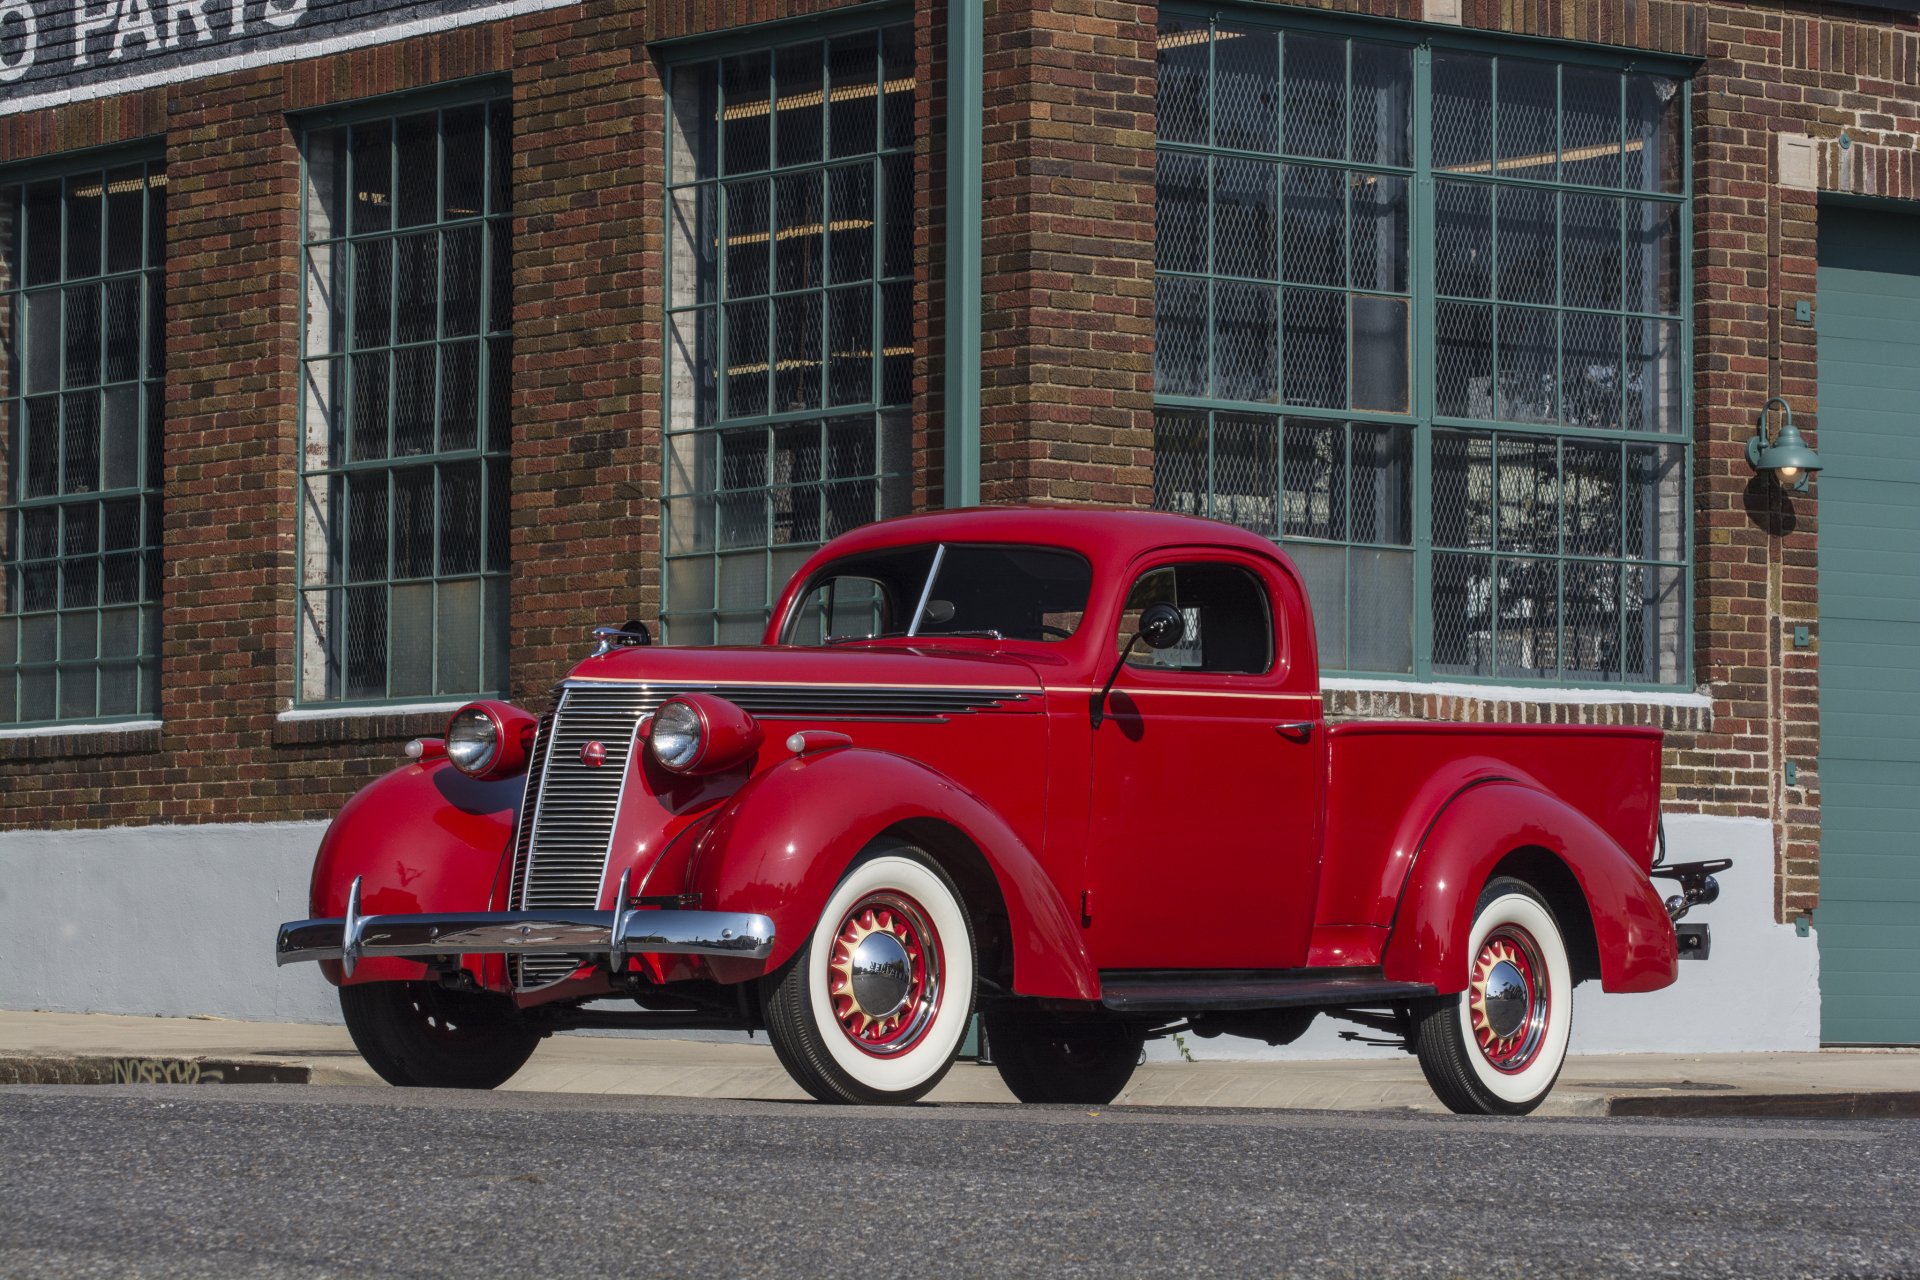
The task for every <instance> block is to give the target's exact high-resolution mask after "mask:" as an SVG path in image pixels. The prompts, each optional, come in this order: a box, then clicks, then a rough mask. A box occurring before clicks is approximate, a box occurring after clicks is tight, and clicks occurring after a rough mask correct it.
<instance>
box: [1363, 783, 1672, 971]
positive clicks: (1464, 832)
mask: <svg viewBox="0 0 1920 1280" xmlns="http://www.w3.org/2000/svg"><path fill="white" fill-rule="evenodd" d="M1527 848H1539V849H1544V850H1546V851H1547V852H1548V853H1550V854H1552V855H1553V856H1554V857H1555V858H1558V859H1559V860H1560V862H1561V863H1562V864H1563V865H1564V866H1565V867H1566V868H1567V869H1568V871H1570V872H1571V873H1572V874H1573V877H1574V879H1575V881H1576V882H1578V884H1579V886H1580V892H1581V893H1582V895H1583V896H1584V897H1585V898H1586V901H1587V910H1588V912H1589V914H1590V915H1591V916H1592V917H1593V931H1594V937H1595V940H1596V942H1597V943H1598V945H1599V953H1600V955H1599V959H1600V986H1601V988H1602V989H1603V990H1606V991H1656V990H1658V989H1659V988H1661V987H1664V986H1667V985H1668V984H1670V983H1671V982H1672V981H1673V980H1674V977H1675V966H1676V963H1677V961H1678V948H1677V944H1676V942H1675V939H1674V933H1673V925H1672V922H1671V921H1669V920H1668V918H1667V912H1666V908H1665V907H1664V906H1662V905H1661V901H1660V895H1659V894H1658V893H1656V892H1655V891H1654V888H1653V885H1652V884H1651V883H1650V882H1649V881H1648V879H1647V876H1646V873H1645V872H1644V871H1642V870H1641V869H1640V867H1639V866H1638V865H1637V864H1636V863H1635V862H1634V860H1633V859H1632V858H1631V857H1629V856H1628V854H1627V853H1626V851H1625V850H1623V849H1621V848H1620V846H1619V845H1618V844H1616V843H1615V842H1614V841H1613V839H1612V838H1611V837H1610V836H1608V835H1607V833H1606V832H1604V831H1602V830H1601V829H1600V828H1599V827H1598V826H1597V825H1595V824H1594V823H1593V822H1592V821H1591V820H1589V819H1588V818H1587V817H1585V816H1584V815H1583V814H1581V813H1579V812H1578V811H1577V810H1575V809H1573V808H1572V807H1571V806H1569V805H1567V804H1566V803H1565V802H1564V801H1562V800H1559V799H1557V798H1556V797H1554V796H1552V795H1549V794H1547V793H1546V792H1544V791H1539V790H1536V789H1534V788H1532V787H1528V786H1525V785H1523V784H1520V783H1516V782H1488V783H1483V784H1481V785H1479V786H1475V787H1471V788H1469V789H1467V790H1465V791H1463V792H1461V793H1460V794H1459V795H1457V796H1455V797H1454V799H1453V800H1452V801H1451V802H1450V803H1449V804H1448V805H1447V806H1446V808H1445V809H1444V810H1442V812H1441V814H1440V816H1439V817H1438V818H1437V819H1436V820H1435V821H1434V823H1433V826H1432V827H1431V828H1430V829H1429V830H1428V831H1427V834H1426V838H1425V840H1424V841H1423V842H1422V843H1421V845H1420V849H1419V852H1418V853H1417V854H1416V855H1415V857H1414V861H1413V867H1412V869H1411V870H1410V871H1409V873H1408V875H1407V879H1406V882H1405V885H1404V886H1403V888H1402V889H1401V892H1400V898H1399V904H1398V906H1397V907H1396V908H1395V911H1394V921H1393V929H1392V932H1391V934H1390V935H1389V937H1388V940H1387V948H1386V957H1385V966H1384V967H1385V976H1386V977H1387V978H1388V979H1391V980H1394V981H1404V982H1428V983H1432V984H1433V987H1434V989H1435V990H1436V991H1438V992H1439V993H1440V994H1442V995H1448V994H1451V993H1453V992H1456V991H1461V990H1464V989H1465V987H1466V984H1467V966H1468V957H1467V955H1466V947H1467V938H1468V935H1469V933H1470V931H1471V929H1472V925H1473V911H1474V906H1475V905H1476V903H1477V902H1478V900H1479V897H1480V891H1481V889H1483V888H1484V887H1485V886H1486V883H1487V880H1488V878H1489V877H1490V876H1491V875H1492V874H1493V871H1494V869H1495V868H1496V867H1497V866H1498V865H1499V863H1500V861H1501V860H1502V859H1503V858H1505V857H1506V856H1507V855H1508V854H1510V853H1513V852H1514V851H1516V850H1519V849H1527Z"/></svg>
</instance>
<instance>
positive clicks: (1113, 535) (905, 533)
mask: <svg viewBox="0 0 1920 1280" xmlns="http://www.w3.org/2000/svg"><path fill="white" fill-rule="evenodd" d="M922 542H1009V543H1025V544H1030V545H1039V546H1054V547H1064V548H1067V549H1068V550H1071V551H1078V552H1080V553H1081V554H1082V555H1084V556H1086V557H1087V559H1088V560H1090V561H1093V562H1094V563H1095V564H1101V563H1105V564H1115V563H1119V564H1125V563H1126V562H1127V561H1130V560H1132V559H1133V558H1134V557H1135V556H1138V555H1140V554H1142V553H1144V552H1148V551H1152V550H1155V549H1157V548H1160V547H1173V546H1209V547H1234V548H1238V549H1240V550H1243V551H1250V552H1254V553H1255V554H1258V555H1264V556H1266V557H1268V558H1270V559H1274V560H1279V561H1281V562H1282V563H1285V557H1284V556H1283V555H1281V553H1280V549H1279V548H1278V547H1277V546H1275V545H1274V543H1273V541H1272V540H1271V539H1268V538H1263V537H1261V536H1260V535H1259V534H1257V533H1250V532H1248V531H1247V530H1245V529H1242V528H1239V527H1238V526H1235V525H1230V524H1224V523H1222V522H1221V521H1218V520H1206V519H1202V518H1200V517H1199V516H1183V515H1174V514H1172V513H1170V512H1165V511H1141V510H1137V509H1132V510H1130V509H1124V508H1103V507H1065V506H1062V507H965V508H961V509H959V510H956V511H931V512H927V513H925V514H922V515H910V516H896V517H894V518H893V519H891V520H881V521H878V522H877V523H874V524H870V525H864V526H862V527H861V528H858V529H855V530H853V531H852V532H850V533H844V534H841V535H840V536H839V537H837V538H835V539H834V540H833V541H832V542H829V543H828V544H827V545H826V546H824V547H822V548H821V549H820V551H819V552H817V553H816V554H815V556H814V557H812V559H813V560H814V561H815V562H818V561H820V560H826V559H835V558H838V557H840V556H843V555H848V554H851V553H854V552H860V551H874V550H879V549H881V548H884V547H899V546H909V545H912V544H914V543H922Z"/></svg>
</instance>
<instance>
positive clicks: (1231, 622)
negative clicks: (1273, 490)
mask: <svg viewBox="0 0 1920 1280" xmlns="http://www.w3.org/2000/svg"><path fill="white" fill-rule="evenodd" d="M1276 593H1281V594H1283V595H1284V597H1285V598H1284V599H1283V600H1279V601H1276V599H1275V595H1276ZM1160 601H1165V602H1167V603H1170V604H1172V605H1174V607H1176V608H1177V609H1179V610H1180V612H1181V615H1182V617H1183V618H1184V619H1185V622H1186V635H1185V638H1184V639H1183V640H1182V642H1181V643H1180V644H1178V645H1176V646H1174V647H1173V648H1170V649H1165V650H1159V651H1152V650H1148V649H1147V648H1146V646H1145V644H1144V643H1143V644H1141V645H1140V646H1137V647H1136V648H1135V650H1134V652H1133V654H1132V656H1131V657H1130V658H1129V659H1128V662H1127V664H1126V665H1125V666H1124V667H1123V668H1122V669H1121V671H1120V674H1119V678H1118V679H1117V680H1116V681H1115V682H1114V686H1113V691H1112V693H1111V694H1109V695H1108V699H1107V704H1106V706H1107V718H1106V720H1105V722H1104V723H1103V724H1102V725H1101V726H1100V727H1099V728H1098V729H1097V730H1096V731H1095V732H1094V735H1093V757H1094V758H1093V797H1092V800H1093V804H1092V814H1091V818H1092V821H1091V825H1090V836H1091V839H1090V840H1089V842H1088V883H1089V888H1090V890H1091V895H1090V898H1089V900H1088V902H1087V904H1086V906H1087V908H1088V911H1087V915H1088V917H1089V919H1090V924H1089V926H1088V930H1089V932H1088V937H1089V941H1090V943H1091V949H1092V952H1093V956H1094V959H1095V962H1096V963H1097V964H1098V965H1099V966H1100V967H1101V968H1102V969H1282V968H1295V967H1298V966H1301V965H1303V964H1305V963H1306V955H1307V942H1308V934H1309V932H1310V931H1311V928H1312V922H1313V921H1312V915H1313V901H1314V890H1315V884H1316V881H1317V878H1318V871H1319V848H1320V839H1319V836H1320V789H1319V775H1320V773H1321V770H1320V768H1319V766H1318V762H1319V761H1320V759H1321V758H1322V756H1323V753H1324V744H1323V743H1322V741H1321V739H1322V737H1323V732H1322V726H1321V723H1320V721H1321V711H1320V696H1319V691H1318V690H1319V679H1318V672H1317V671H1316V670H1315V669H1314V653H1313V643H1312V638H1311V633H1310V632H1307V633H1305V634H1300V633H1298V632H1296V634H1293V635H1289V634H1288V632H1289V627H1288V623H1289V621H1290V620H1292V619H1301V620H1302V621H1301V622H1299V623H1296V624H1295V626H1296V628H1300V629H1304V627H1305V626H1306V625H1308V624H1306V623H1305V622H1304V618H1305V617H1306V614H1305V608H1304V600H1303V599H1302V598H1301V597H1300V595H1299V592H1298V588H1297V586H1295V584H1294V583H1292V582H1291V581H1290V580H1288V579H1286V578H1284V577H1283V576H1281V575H1280V574H1279V573H1278V572H1277V571H1276V570H1274V569H1273V568H1272V567H1271V566H1266V565H1262V564H1261V563H1260V562H1259V561H1258V560H1256V559H1255V558H1253V557H1251V556H1246V557H1239V556H1235V555H1233V554H1231V553H1226V552H1222V553H1217V554H1214V555H1206V556H1203V555H1199V554H1196V553H1193V552H1188V553H1186V554H1185V555H1184V556H1173V557H1172V558H1160V559H1157V560H1155V561H1149V562H1147V563H1145V564H1144V565H1142V566H1141V567H1140V568H1138V569H1137V570H1136V575H1135V577H1134V579H1133V583H1132V586H1131V588H1130V590H1129V591H1128V594H1127V597H1126V602H1125V607H1124V609H1123V611H1122V614H1121V617H1120V619H1119V624H1118V626H1117V627H1116V628H1115V636H1114V638H1113V642H1112V643H1113V647H1112V648H1111V650H1109V653H1110V655H1111V656H1110V657H1109V658H1108V659H1107V660H1106V663H1107V665H1108V666H1109V667H1110V664H1111V662H1112V661H1113V660H1114V659H1116V658H1118V657H1119V654H1120V652H1121V651H1122V650H1123V649H1124V648H1125V647H1126V644H1127V641H1128V640H1129V639H1130V638H1131V637H1132V636H1133V634H1134V632H1135V631H1136V630H1137V629H1138V627H1139V621H1140V612H1141V610H1143V609H1145V608H1146V607H1147V606H1149V605H1151V604H1154V603H1156V602H1160ZM1276 604H1279V605H1281V606H1282V607H1281V608H1280V609H1279V610H1278V611H1277V613H1276V608H1275V606H1276ZM1276 619H1277V621H1278V625H1276ZM1300 664H1304V669H1300ZM1103 674H1104V672H1103Z"/></svg>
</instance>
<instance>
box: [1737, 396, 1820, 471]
mask: <svg viewBox="0 0 1920 1280" xmlns="http://www.w3.org/2000/svg"><path fill="white" fill-rule="evenodd" d="M1775 405H1779V406H1780V412H1781V413H1782V414H1784V415H1786V416H1785V417H1784V419H1783V420H1782V421H1781V423H1780V432H1779V434H1778V435H1776V436H1774V438H1773V443H1772V444H1768V443H1767V413H1768V412H1769V411H1770V410H1771V409H1772V408H1773V406H1775ZM1747 465H1749V466H1751V467H1752V468H1753V469H1754V470H1755V471H1771V472H1773V478H1774V479H1775V480H1778V481H1779V482H1780V487H1781V488H1782V489H1791V490H1793V491H1795V492H1796V493H1804V492H1805V491H1806V488H1807V477H1808V476H1810V475H1812V474H1813V473H1814V472H1816V471H1818V470H1820V455H1819V454H1817V453H1815V452H1814V451H1813V449H1812V448H1811V447H1810V446H1809V445H1808V444H1807V442H1806V441H1805V440H1802V439H1801V438H1800V429H1799V428H1798V427H1795V426H1794V425H1793V409H1792V408H1791V407H1790V406H1789V405H1788V404H1787V402H1786V401H1785V400H1783V399H1782V398H1780V397H1779V396H1774V397H1773V398H1772V399H1770V400H1768V401H1767V402H1766V403H1765V404H1763V405H1761V406H1760V421H1759V422H1758V423H1756V424H1755V425H1754V428H1753V439H1751V440H1749V441H1747Z"/></svg>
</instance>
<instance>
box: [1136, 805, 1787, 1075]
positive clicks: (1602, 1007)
mask: <svg viewBox="0 0 1920 1280" xmlns="http://www.w3.org/2000/svg"><path fill="white" fill-rule="evenodd" d="M1703 858H1732V859H1733V867H1732V868H1731V869H1730V870H1728V871H1727V872H1726V873H1725V874H1723V875H1722V876H1720V878H1719V879H1720V900H1719V901H1718V902H1716V903H1714V904H1713V905H1712V906H1708V907H1695V908H1694V909H1693V910H1692V911H1691V912H1689V913H1688V915H1687V923H1688V924H1694V923H1696V922H1699V923H1706V924H1710V925H1712V926H1713V955H1712V958H1711V959H1708V960H1704V961H1697V960H1686V961H1682V962H1681V965H1680V978H1679V981H1677V982H1675V983H1674V984H1673V985H1672V986H1671V987H1668V988H1667V989H1666V990H1664V991H1655V992H1650V993H1647V994H1644V995H1608V994H1607V993H1606V992H1604V991H1602V990H1600V984H1599V983H1598V982H1584V983H1581V984H1580V986H1579V988H1578V989H1577V990H1576V991H1575V992H1574V998H1573V1006H1574V1008H1573V1041H1572V1044H1571V1046H1570V1051H1571V1052H1573V1053H1746V1052H1777V1051H1789V1050H1801V1049H1817V1048H1819V1047H1820V950H1819V947H1818V945H1817V943H1816V941H1815V939H1814V937H1812V936H1811V935H1810V936H1808V937H1805V938H1802V937H1798V936H1796V935H1795V933H1794V929H1793V926H1792V925H1790V924H1775V923H1774V921H1773V828H1772V826H1771V824H1769V823H1768V822H1766V821H1765V820H1764V819H1759V818H1707V817H1698V816H1687V815H1682V814H1672V815H1669V816H1668V818H1667V860H1668V861H1669V862H1698V861H1700V860H1701V859H1703ZM1672 883H1673V882H1672V881H1668V880H1656V881H1655V882H1654V884H1655V887H1656V888H1658V889H1659V890H1660V891H1661V893H1662V896H1665V894H1667V893H1668V892H1671V890H1670V889H1669V887H1668V886H1670V885H1671V884H1672ZM1359 1030H1360V1028H1358V1027H1355V1026H1353V1025H1352V1024H1351V1023H1345V1022H1336V1021H1334V1020H1333V1019H1331V1018H1321V1019H1319V1020H1317V1021H1316V1022H1315V1023H1314V1025H1313V1027H1312V1028H1311V1029H1310V1030H1309V1031H1308V1032H1307V1034H1306V1035H1304V1036H1302V1037H1301V1038H1300V1039H1299V1040H1297V1041H1295V1042H1294V1043H1293V1044H1290V1045H1286V1046H1283V1047H1280V1048H1271V1047H1269V1046H1267V1045H1263V1044H1259V1043H1257V1042H1255V1041H1251V1040H1234V1039H1228V1038H1226V1037H1224V1036H1223V1037H1221V1038H1220V1039H1217V1040H1200V1039H1196V1038H1194V1037H1192V1036H1188V1037H1187V1038H1186V1041H1187V1048H1188V1049H1189V1050H1190V1051H1191V1052H1192V1053H1193V1055H1194V1057H1196V1058H1202V1059H1207V1058H1222V1059H1224V1058H1276V1059H1285V1058H1295V1059H1298V1058H1354V1057H1368V1056H1372V1055H1374V1054H1388V1055H1392V1054H1397V1053H1398V1052H1399V1050H1397V1049H1381V1048H1371V1047H1368V1046H1366V1045H1359V1044H1355V1043H1354V1042H1353V1041H1351V1040H1344V1039H1341V1037H1340V1033H1341V1032H1342V1031H1359ZM1147 1055H1148V1057H1149V1058H1150V1059H1152V1060H1154V1061H1168V1060H1171V1059H1174V1058H1177V1057H1179V1051H1178V1050H1177V1048H1175V1047H1174V1046H1173V1045H1172V1044H1171V1043H1169V1042H1160V1043H1156V1044H1154V1045H1150V1046H1149V1047H1148V1051H1147Z"/></svg>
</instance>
